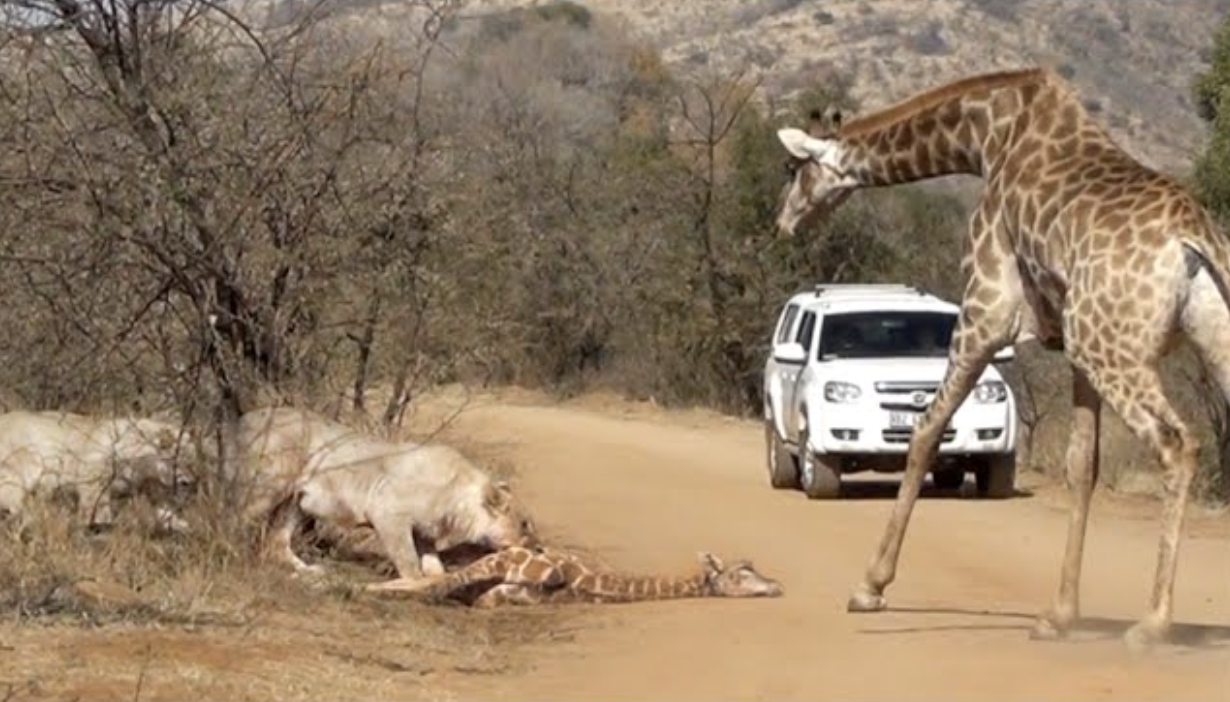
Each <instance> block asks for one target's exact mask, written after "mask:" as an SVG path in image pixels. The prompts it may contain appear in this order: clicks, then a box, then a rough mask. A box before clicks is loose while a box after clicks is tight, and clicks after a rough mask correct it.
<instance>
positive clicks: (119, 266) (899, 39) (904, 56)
mask: <svg viewBox="0 0 1230 702" xmlns="http://www.w3.org/2000/svg"><path fill="white" fill-rule="evenodd" d="M73 5H74V3H71V2H69V3H67V4H65V3H64V2H52V1H51V0H46V1H43V0H22V1H21V2H16V1H15V0H0V7H3V8H5V9H6V10H7V11H8V14H7V15H6V17H7V23H6V24H5V25H4V26H5V31H4V34H3V46H2V48H0V86H2V87H3V90H0V186H2V187H0V267H2V268H3V271H4V275H3V276H0V299H3V301H4V304H3V305H2V306H0V316H2V317H3V322H4V327H5V329H6V330H7V333H6V335H5V336H4V338H3V339H0V355H2V357H3V358H4V360H5V363H4V364H3V366H0V389H2V390H3V393H4V397H5V401H6V404H7V405H8V406H10V407H18V406H21V407H34V408H57V409H72V410H80V411H103V412H113V411H129V410H138V411H142V412H147V413H154V414H174V415H176V416H181V417H184V418H185V419H186V420H188V421H190V422H193V423H196V424H199V425H200V427H201V428H202V429H203V430H204V431H202V432H201V435H202V436H215V435H216V431H215V429H216V427H217V426H218V425H219V423H220V422H225V421H229V420H230V419H233V418H234V416H235V415H236V414H237V413H238V412H241V411H244V410H246V409H250V408H252V407H255V406H258V405H260V404H264V403H268V402H294V403H297V404H301V405H305V406H312V407H316V408H318V409H322V410H324V411H326V412H329V413H331V414H335V415H337V414H342V413H355V414H357V415H359V416H361V417H364V418H367V417H369V416H370V417H371V418H373V420H374V422H375V426H377V427H381V428H384V429H387V430H390V431H392V430H395V429H396V427H397V426H399V425H400V423H401V421H402V419H403V417H404V415H405V414H406V413H407V412H410V411H413V410H414V400H415V398H416V397H417V394H418V393H419V392H420V391H421V390H423V389H426V388H429V387H432V386H435V385H438V384H440V383H445V382H455V381H462V382H467V383H499V384H522V385H528V386H537V387H545V388H551V389H553V390H555V391H558V392H561V393H568V392H573V391H577V390H580V389H585V388H591V387H594V386H596V385H602V386H606V387H611V388H615V389H617V390H620V391H622V392H625V393H627V394H629V395H631V396H634V397H638V398H653V399H655V400H656V401H658V402H660V403H664V404H671V405H705V406H709V407H714V408H718V409H721V410H723V411H727V412H731V413H736V414H741V415H745V416H756V415H757V414H758V413H759V412H760V409H761V397H760V375H759V374H760V369H761V365H762V363H763V357H764V352H765V346H766V341H767V337H768V332H769V329H770V328H771V326H772V324H773V322H774V314H775V313H776V311H777V310H778V308H779V305H780V304H781V302H782V300H784V299H785V297H787V296H788V295H789V294H791V293H793V292H795V291H797V290H799V289H801V288H804V287H809V286H810V285H811V284H812V283H813V282H815V281H817V280H828V281H859V282H876V281H889V280H892V281H901V280H904V281H908V282H911V283H914V284H918V285H922V286H925V287H928V288H930V289H932V290H934V291H936V292H938V293H939V294H941V295H944V296H946V297H949V298H950V299H955V298H956V297H957V296H958V294H959V291H960V289H961V287H962V282H961V281H960V280H958V279H957V276H955V275H954V273H953V272H954V271H955V270H956V268H957V266H956V261H957V259H958V256H959V253H960V242H961V237H962V236H963V231H964V222H965V219H966V217H967V211H968V203H967V202H964V201H962V200H960V199H958V198H956V197H954V196H952V195H949V194H945V192H944V191H942V190H936V189H933V188H920V187H901V188H894V189H888V190H884V191H879V192H874V193H872V192H868V193H863V194H861V195H858V196H856V197H854V198H852V199H851V200H850V201H849V202H848V203H847V204H846V206H845V207H843V208H842V210H841V211H840V213H839V215H838V216H836V217H835V218H833V219H832V220H830V221H827V222H824V223H822V224H821V225H819V226H818V227H817V228H815V229H813V230H812V231H808V232H806V233H804V234H803V235H801V236H799V237H796V238H793V239H789V240H785V239H779V238H777V237H775V235H774V234H773V232H772V225H771V222H772V213H773V210H774V208H775V206H776V198H777V196H778V193H779V192H780V188H781V187H782V185H783V184H784V182H785V174H784V173H783V170H782V167H783V162H784V159H783V156H782V151H781V147H780V145H779V144H778V143H777V142H776V140H775V138H774V131H775V129H776V128H777V127H778V126H779V125H782V124H785V123H787V122H790V123H797V122H798V121H800V120H801V119H803V118H804V116H805V115H806V114H807V112H808V111H810V110H812V109H818V108H823V107H825V106H827V105H829V104H841V105H843V106H844V107H846V108H848V109H851V110H854V111H857V110H859V109H864V108H870V107H875V106H879V105H882V104H884V103H885V102H887V101H889V100H890V99H897V98H899V97H902V96H904V94H905V93H906V91H907V90H910V89H913V88H917V87H923V86H924V85H925V84H929V83H934V82H937V81H940V80H944V79H947V78H952V77H956V76H957V75H959V72H964V71H970V70H973V69H974V68H977V69H980V70H981V69H990V68H994V67H998V66H1005V65H1012V64H1014V63H1015V62H1017V61H1018V60H1020V59H1021V58H1022V57H1027V56H1029V51H1032V50H1033V49H1029V47H1033V46H1041V45H1042V44H1046V45H1047V46H1053V47H1058V46H1060V44H1055V43H1054V42H1052V40H1051V39H1043V38H1039V37H1044V36H1045V37H1055V36H1059V34H1057V32H1061V31H1063V32H1076V31H1077V28H1080V29H1081V31H1082V32H1089V33H1090V34H1089V37H1095V36H1096V35H1105V36H1102V38H1100V39H1096V38H1093V39H1091V38H1089V37H1085V35H1084V34H1079V35H1078V34H1073V35H1072V36H1071V37H1070V38H1069V39H1068V40H1067V41H1068V43H1067V44H1063V46H1069V47H1079V48H1080V49H1081V51H1083V52H1084V53H1083V54H1080V55H1081V56H1083V57H1084V58H1081V59H1079V60H1078V59H1077V58H1074V57H1076V56H1077V53H1072V52H1069V53H1063V54H1059V53H1055V54H1053V55H1054V56H1055V57H1056V58H1057V65H1059V66H1061V67H1062V66H1065V65H1067V66H1070V67H1071V68H1070V72H1071V73H1072V76H1073V80H1074V81H1076V82H1077V83H1078V84H1079V85H1082V86H1092V88H1093V89H1091V90H1090V100H1102V101H1104V102H1103V103H1101V104H1103V106H1104V109H1103V110H1102V111H1101V112H1100V113H1099V114H1102V115H1104V116H1105V117H1106V118H1107V120H1108V122H1109V123H1111V124H1112V126H1114V125H1115V122H1116V120H1117V119H1118V120H1123V121H1122V123H1121V124H1119V125H1118V126H1117V127H1115V128H1116V129H1118V130H1119V131H1118V133H1119V134H1120V135H1121V136H1122V137H1123V138H1124V141H1125V146H1127V147H1128V148H1130V149H1134V150H1140V149H1143V150H1144V151H1145V152H1146V153H1148V155H1150V156H1151V157H1155V158H1157V159H1158V160H1160V161H1164V160H1165V159H1167V158H1175V159H1178V160H1182V159H1184V158H1187V156H1180V154H1186V151H1185V149H1189V148H1191V147H1192V144H1193V143H1194V142H1195V141H1196V135H1197V134H1198V133H1199V131H1200V130H1199V127H1198V125H1199V124H1200V122H1199V118H1198V117H1197V116H1196V113H1195V110H1194V109H1193V108H1192V107H1191V106H1190V104H1191V98H1190V97H1189V96H1190V90H1189V89H1188V88H1187V87H1185V82H1186V81H1187V78H1185V77H1184V76H1185V75H1186V76H1194V75H1195V73H1196V70H1197V68H1198V67H1199V65H1200V64H1199V61H1198V58H1197V57H1198V56H1199V55H1201V54H1204V53H1208V52H1209V51H1210V50H1211V46H1212V38H1211V32H1212V30H1213V25H1214V21H1213V11H1212V10H1211V9H1208V8H1211V7H1213V5H1212V4H1209V3H1160V2H1158V3H1149V2H1141V3H1132V4H1131V9H1130V10H1119V9H1115V8H1120V7H1121V6H1120V5H1118V4H1114V3H1078V2H1054V3H1019V4H1015V3H987V2H982V3H961V2H935V3H905V2H898V3H891V2H845V3H840V2H832V3H828V2H826V3H805V2H760V3H743V4H740V5H734V4H732V3H653V2H644V3H628V4H627V5H626V6H625V4H624V3H614V2H611V3H601V2H596V3H588V4H574V3H568V2H557V3H550V4H540V5H535V6H521V5H518V6H517V7H512V8H510V7H507V6H500V5H496V4H493V3H481V4H474V5H467V4H462V3H460V2H453V1H450V0H415V1H411V2H399V3H382V2H351V3H344V2H340V1H335V2H329V1H325V2H320V1H315V2H303V1H294V2H288V1H287V0H279V1H278V2H269V3H254V4H251V5H246V6H243V7H242V11H240V10H236V11H235V12H222V11H219V10H218V9H217V7H216V6H214V5H213V4H209V3H204V2H200V3H198V2H192V1H189V0H185V1H184V2H180V3H171V4H150V3H140V2H137V3H119V4H117V5H115V6H114V7H111V6H102V5H99V6H97V7H95V6H91V7H90V8H89V10H88V11H86V12H82V13H73V12H70V11H68V10H66V8H70V9H71V7H72V6H73ZM632 7H635V8H637V11H636V12H633V11H632V10H631V9H630V8H632ZM1048 8H1049V9H1048ZM1163 8H1165V11H1163ZM1073 13H1076V14H1073ZM1080 13H1085V14H1080ZM1090 13H1092V14H1090ZM1086 15H1088V16H1087V17H1086ZM979 18H983V20H985V22H986V23H985V24H981V23H980V21H979ZM1065 18H1066V19H1065ZM1082 18H1084V19H1082ZM1095 18H1100V19H1095ZM1108 18H1112V19H1114V21H1115V22H1118V23H1119V24H1118V25H1114V26H1113V27H1112V29H1114V27H1117V29H1114V31H1109V32H1099V31H1097V27H1100V26H1103V25H1104V24H1105V23H1106V22H1110V21H1111V19H1108ZM924 19H925V21H924ZM1060 19H1063V20H1064V21H1059V20H1060ZM992 20H993V21H994V22H995V24H991V23H990V22H991V21H992ZM1124 23H1127V24H1129V25H1130V26H1131V31H1130V32H1129V31H1126V30H1124V29H1123V26H1122V25H1123V24H1124ZM1060 25H1063V26H1064V27H1063V28H1061V27H1060ZM1043 26H1046V27H1051V29H1048V30H1047V31H1046V32H1043V30H1042V29H1039V27H1043ZM57 27H59V28H62V29H66V30H67V31H62V30H60V29H56V28H57ZM858 27H862V28H863V29H861V30H858V31H856V28H858ZM877 27H878V29H877ZM1011 27H1017V28H1018V29H1017V30H1015V32H1016V33H1015V34H1014V35H1013V36H1016V38H1015V39H1013V40H1011V41H1010V40H1009V39H1008V38H1006V37H1007V33H1009V28H1011ZM1167 27H1169V28H1170V29H1166V28H1167ZM873 29H874V30H875V31H872V30H873ZM860 32H861V33H860ZM1116 32H1117V33H1118V34H1116ZM1159 32H1161V33H1162V34H1160V35H1158V33H1159ZM1165 32H1171V33H1170V34H1166V33H1165ZM920 33H921V34H920ZM1111 34H1116V35H1117V36H1118V35H1122V36H1130V37H1136V36H1137V35H1138V34H1139V35H1140V36H1141V37H1145V38H1144V39H1140V40H1137V39H1135V38H1133V39H1132V40H1131V41H1126V40H1125V41H1123V42H1121V43H1119V44H1115V46H1116V47H1118V48H1116V49H1114V51H1120V52H1122V53H1118V54H1116V53H1113V52H1112V48H1111V43H1112V42H1110V40H1109V39H1108V37H1110V35H1111ZM1017 35H1019V36H1017ZM1154 35H1158V36H1162V37H1164V38H1165V40H1164V41H1163V40H1162V39H1149V38H1148V37H1153V36H1154ZM919 36H921V37H922V38H917V37H919ZM965 36H977V37H978V41H977V42H974V41H967V40H964V39H962V38H961V37H965ZM911 37H915V39H910V38H911ZM1081 37H1085V38H1081ZM753 38H755V42H753V41H752V39H753ZM706 42H709V43H708V44H706ZM1031 42H1032V43H1031ZM1047 42H1051V43H1047ZM809 44H810V45H813V46H822V47H824V48H823V50H818V49H807V48H806V47H807V46H808V45H809ZM702 45H704V46H708V48H706V49H704V51H705V52H707V55H706V56H704V57H702V56H700V55H699V52H700V51H701V48H700V47H702ZM773 46H777V47H779V49H780V50H777V49H773V48H772V47H773ZM758 47H759V49H758ZM973 47H981V48H973ZM1013 47H1018V48H1013ZM760 49H764V50H767V51H769V53H768V54H764V55H763V56H760V57H758V52H759V53H763V52H761V51H760ZM979 51H981V52H985V53H978V52H979ZM1055 51H1058V49H1055ZM1014 52H1015V53H1014ZM1051 55H1052V54H1048V56H1051ZM1041 56H1042V55H1041V54H1037V55H1036V56H1035V57H1041ZM766 57H767V58H766ZM826 57H828V58H826ZM1125 66H1126V67H1129V68H1128V69H1124V68H1123V67H1125ZM1065 70H1068V69H1065ZM1166 71H1169V75H1168V79H1167V80H1165V81H1163V80H1160V76H1161V74H1162V73H1164V72H1166ZM1150 72H1151V73H1150ZM1149 76H1154V78H1149ZM890 78H891V82H890V80H889V79H890ZM873 86H874V87H875V89H874V90H872V89H871V88H872V87H873ZM1116 86H1117V87H1116ZM1163 90H1164V91H1168V92H1163ZM1146 92H1149V93H1150V94H1156V95H1167V96H1169V97H1165V98H1160V97H1159V98H1156V99H1147V100H1144V99H1140V98H1139V97H1138V96H1139V95H1140V94H1143V93H1146ZM1132 95H1135V96H1137V97H1135V98H1132V99H1130V100H1129V97H1130V96H1132ZM1129 108H1130V109H1129ZM1146 128H1147V129H1146ZM1146 131H1147V133H1146ZM1159 135H1165V138H1163V137H1162V136H1159ZM1167 154H1170V155H1169V156H1168V155H1167ZM1048 359H1049V360H1048ZM1019 366H1020V367H1019V369H1018V377H1017V378H1016V379H1015V381H1014V382H1015V383H1016V384H1017V387H1018V388H1019V391H1020V393H1021V397H1022V406H1023V410H1022V411H1023V416H1024V418H1025V419H1026V421H1027V425H1028V426H1029V427H1030V428H1031V430H1032V431H1031V433H1030V436H1031V437H1032V438H1031V440H1030V441H1029V442H1027V443H1028V446H1027V448H1028V449H1029V450H1030V456H1031V457H1032V459H1033V462H1034V463H1035V464H1036V465H1038V466H1040V467H1043V468H1045V469H1048V470H1056V469H1058V468H1059V467H1060V466H1061V465H1062V460H1061V457H1062V454H1063V450H1064V449H1063V447H1064V442H1065V440H1066V432H1065V421H1066V420H1065V419H1064V417H1065V413H1066V407H1067V401H1066V391H1059V392H1058V393H1056V392H1055V390H1054V389H1055V388H1064V387H1065V385H1064V384H1063V383H1064V375H1063V374H1064V373H1065V372H1066V370H1065V369H1064V366H1063V365H1062V363H1060V362H1059V361H1058V360H1057V359H1056V358H1054V357H1046V358H1045V359H1044V358H1042V357H1039V356H1038V355H1037V354H1035V352H1033V351H1030V350H1028V349H1025V350H1023V353H1022V363H1021V364H1019ZM1174 373H1175V374H1176V376H1175V377H1176V378H1177V379H1179V380H1180V381H1181V382H1180V386H1181V388H1180V391H1179V392H1180V393H1181V394H1182V395H1183V398H1184V399H1183V402H1184V404H1185V406H1186V408H1187V410H1188V412H1187V414H1188V415H1189V416H1191V415H1196V416H1199V417H1202V419H1201V421H1202V422H1203V423H1202V425H1201V426H1202V430H1204V431H1206V432H1214V430H1215V429H1216V428H1217V424H1218V419H1217V418H1218V417H1221V416H1224V415H1218V414H1217V410H1218V408H1222V407H1224V405H1222V404H1220V401H1218V402H1215V403H1213V404H1209V401H1208V400H1207V398H1208V397H1209V394H1208V391H1207V388H1206V387H1205V385H1207V384H1202V383H1201V382H1199V378H1196V376H1195V375H1193V373H1194V371H1193V370H1192V368H1191V367H1190V366H1189V365H1183V364H1182V363H1180V364H1179V365H1178V366H1176V369H1175V370H1174ZM1187 376H1192V377H1193V378H1196V380H1197V382H1189V381H1187V380H1186V377H1187ZM1209 408H1212V409H1209ZM1223 423H1224V422H1223ZM1107 442H1108V443H1107V444H1104V447H1105V448H1104V455H1106V456H1108V465H1109V466H1110V467H1109V468H1108V470H1107V474H1108V475H1109V476H1111V479H1112V481H1113V480H1114V476H1115V475H1116V474H1117V469H1118V468H1122V467H1130V466H1133V465H1137V464H1142V463H1143V464H1149V463H1150V459H1148V458H1142V456H1141V452H1140V449H1139V447H1138V446H1136V445H1135V444H1134V443H1133V441H1132V440H1130V439H1129V438H1128V437H1126V435H1125V434H1124V433H1123V432H1122V430H1121V428H1115V426H1113V425H1112V426H1111V428H1110V430H1109V433H1108V438H1107ZM1215 454H1216V452H1212V454H1210V453H1209V452H1206V456H1205V460H1206V464H1207V466H1206V468H1207V471H1206V475H1207V476H1208V477H1207V478H1206V480H1205V482H1204V483H1203V484H1202V489H1203V490H1205V491H1206V492H1208V493H1209V494H1213V493H1214V492H1216V491H1217V490H1219V489H1222V487H1223V483H1222V482H1219V481H1220V479H1219V478H1218V477H1217V476H1219V475H1221V473H1220V472H1219V471H1218V462H1217V460H1216V455H1215Z"/></svg>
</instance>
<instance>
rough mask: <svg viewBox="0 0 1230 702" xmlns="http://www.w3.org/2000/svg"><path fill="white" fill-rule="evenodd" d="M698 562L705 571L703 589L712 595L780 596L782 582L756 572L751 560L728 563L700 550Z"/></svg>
mask: <svg viewBox="0 0 1230 702" xmlns="http://www.w3.org/2000/svg"><path fill="white" fill-rule="evenodd" d="M699 556H700V563H701V566H702V567H703V568H704V571H705V589H706V591H707V592H708V594H710V595H711V596H713V597H780V596H781V595H782V593H783V591H784V590H783V588H782V584H781V583H779V582H777V581H776V580H774V579H772V578H769V577H766V576H764V575H762V574H761V573H760V572H758V571H757V570H756V568H755V566H753V565H752V562H751V561H735V562H733V563H731V564H730V565H726V564H724V563H722V559H720V558H718V557H717V556H715V555H713V554H712V553H708V552H701V553H700V554H699Z"/></svg>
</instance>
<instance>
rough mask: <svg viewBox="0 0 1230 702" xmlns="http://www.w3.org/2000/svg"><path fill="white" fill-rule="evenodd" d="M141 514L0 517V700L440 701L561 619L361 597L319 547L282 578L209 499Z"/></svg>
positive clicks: (504, 468) (48, 510) (506, 661)
mask: <svg viewBox="0 0 1230 702" xmlns="http://www.w3.org/2000/svg"><path fill="white" fill-rule="evenodd" d="M480 463H484V464H485V463H486V462H485V461H481V460H480ZM511 468H512V467H511V464H509V463H506V462H503V461H501V462H500V466H499V467H498V472H500V473H503V474H505V475H509V474H510V473H511ZM229 511H230V512H233V510H229ZM147 512H148V509H143V508H142V507H141V506H140V505H136V504H134V505H130V509H126V510H123V511H122V512H121V518H120V519H119V520H117V523H116V524H115V525H114V526H113V527H112V528H110V529H108V530H106V531H103V532H96V533H95V532H90V531H88V530H86V529H83V528H81V527H80V525H78V524H76V523H75V522H74V520H73V519H72V518H71V516H70V515H71V513H70V512H67V511H66V510H64V509H62V508H58V507H56V506H54V505H36V506H35V508H34V509H33V510H32V511H31V512H30V514H29V515H28V519H27V520H26V523H25V525H24V526H23V527H22V528H20V529H18V528H17V526H16V525H15V524H12V523H10V524H7V525H4V526H3V527H0V698H3V699H5V700H23V699H40V700H47V699H81V698H85V699H183V698H185V697H216V698H222V697H225V698H228V699H272V698H276V699H288V700H293V699H324V698H331V699H337V698H339V697H344V698H363V699H440V698H449V697H451V696H454V694H455V692H454V690H455V689H456V688H457V687H458V686H461V687H464V686H465V684H466V683H465V679H466V678H468V677H470V676H476V675H477V676H486V675H491V674H497V673H500V672H502V671H508V670H513V669H515V668H516V667H517V666H519V665H521V664H520V663H519V661H520V658H519V651H520V650H521V649H522V648H523V647H524V645H525V644H527V643H531V642H534V641H539V640H542V639H544V638H546V637H548V636H551V635H552V632H555V631H556V630H557V629H558V626H559V624H560V621H561V620H560V616H561V614H560V613H557V612H555V611H554V610H537V611H514V612H473V611H470V610H468V609H465V608H462V607H455V606H452V607H450V606H445V607H439V606H435V607H433V606H428V605H423V604H418V603H414V602H410V601H406V600H399V599H397V598H395V597H394V598H390V597H388V596H383V597H381V596H376V595H372V594H369V593H366V592H364V591H363V590H362V586H363V584H364V583H366V582H370V581H373V580H378V579H380V578H381V577H382V576H381V575H379V574H378V573H377V572H376V568H375V567H373V566H370V565H369V566H364V565H360V564H355V563H343V562H338V561H330V560H328V559H327V556H328V554H327V553H326V552H323V551H318V552H317V553H316V554H313V555H312V556H309V559H310V560H317V561H321V562H323V563H324V564H325V565H326V567H327V568H328V574H327V575H325V576H324V577H322V578H319V579H311V580H309V579H300V578H296V577H294V576H292V575H290V574H289V573H288V572H287V571H286V570H285V569H283V568H280V567H277V566H275V565H273V564H270V563H265V562H262V560H261V558H260V557H259V555H258V553H257V549H255V548H254V547H253V546H251V545H250V544H254V543H255V539H254V538H253V535H251V534H249V533H246V532H245V530H244V529H243V528H242V525H238V524H236V523H235V521H236V520H235V519H234V518H233V516H232V515H230V514H228V510H227V509H226V508H225V507H224V506H222V505H211V504H209V502H208V500H201V501H200V502H198V503H195V504H193V505H191V506H190V507H189V509H188V512H187V514H186V516H187V517H188V518H189V520H190V522H191V523H193V524H194V525H201V526H200V527H199V528H198V529H197V530H196V531H195V533H193V534H190V535H174V536H172V535H167V536H154V535H152V518H151V517H150V515H149V514H148V513H147ZM310 537H311V534H308V535H305V536H304V544H303V546H304V547H305V548H310V547H311V544H310ZM301 552H302V551H301Z"/></svg>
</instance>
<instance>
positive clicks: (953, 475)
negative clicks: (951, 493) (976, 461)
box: [931, 470, 965, 490]
mask: <svg viewBox="0 0 1230 702" xmlns="http://www.w3.org/2000/svg"><path fill="white" fill-rule="evenodd" d="M931 482H932V484H934V485H935V486H936V487H937V488H939V489H941V490H956V489H958V488H960V487H961V486H962V485H964V484H965V471H963V470H937V471H935V472H934V473H932V474H931Z"/></svg>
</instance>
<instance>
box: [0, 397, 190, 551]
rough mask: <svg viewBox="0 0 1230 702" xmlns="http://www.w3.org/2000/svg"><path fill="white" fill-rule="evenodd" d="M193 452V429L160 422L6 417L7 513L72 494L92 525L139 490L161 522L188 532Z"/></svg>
mask: <svg viewBox="0 0 1230 702" xmlns="http://www.w3.org/2000/svg"><path fill="white" fill-rule="evenodd" d="M190 450H191V443H190V442H189V441H188V440H187V435H186V434H183V433H182V432H180V431H179V430H178V429H177V428H176V427H174V426H173V425H171V424H167V423H165V422H159V421H156V420H152V419H136V418H126V417H125V418H99V417H91V416H86V415H81V414H73V413H69V412H27V411H14V412H6V413H4V414H0V514H7V515H9V516H15V517H17V518H18V519H21V518H23V517H22V515H23V513H24V511H25V507H26V501H27V500H28V499H29V498H31V497H34V496H36V495H46V496H52V495H58V496H70V497H71V498H73V500H74V501H75V502H76V504H77V509H78V513H79V514H80V517H81V519H82V521H83V522H84V523H85V524H86V525H89V526H103V525H108V524H110V523H111V522H112V520H113V518H114V507H113V502H114V501H115V500H118V499H125V498H130V497H133V496H135V495H138V494H139V495H144V496H145V497H148V498H150V500H151V502H152V503H153V504H154V505H155V506H156V507H157V510H158V515H159V523H160V526H162V527H163V528H166V529H175V530H179V529H183V528H185V526H186V525H185V524H184V523H183V521H182V520H181V519H180V517H179V515H178V509H177V508H178V504H179V502H180V501H181V500H182V499H183V498H184V497H186V496H187V494H188V493H189V492H191V491H192V490H193V488H194V487H195V485H196V479H195V478H194V476H193V475H192V474H191V473H189V472H188V471H187V470H186V469H185V467H184V463H185V462H186V459H188V458H189V452H190Z"/></svg>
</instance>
